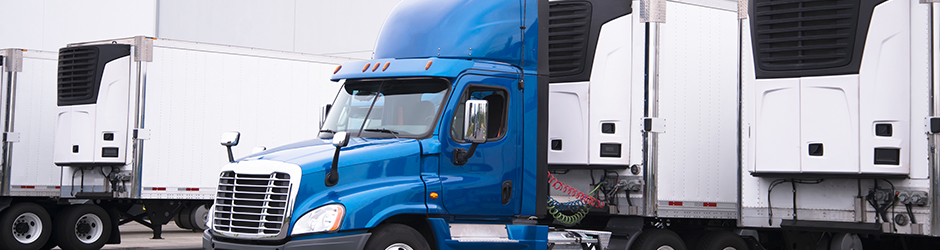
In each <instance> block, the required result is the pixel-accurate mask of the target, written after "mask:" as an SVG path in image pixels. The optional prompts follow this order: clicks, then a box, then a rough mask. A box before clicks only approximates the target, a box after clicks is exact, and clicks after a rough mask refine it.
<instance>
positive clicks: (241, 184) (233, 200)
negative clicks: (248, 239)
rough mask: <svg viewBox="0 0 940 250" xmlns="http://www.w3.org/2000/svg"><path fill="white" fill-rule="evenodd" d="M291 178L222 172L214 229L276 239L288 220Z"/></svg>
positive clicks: (279, 174) (286, 175)
mask: <svg viewBox="0 0 940 250" xmlns="http://www.w3.org/2000/svg"><path fill="white" fill-rule="evenodd" d="M290 189H291V184H290V174H287V173H282V172H274V173H271V174H267V175H265V174H239V173H235V172H234V171H225V172H222V174H221V176H220V177H219V193H218V195H217V196H216V199H215V214H214V219H213V221H212V227H213V229H214V230H216V231H218V232H227V233H238V234H254V235H258V236H275V235H278V234H279V233H280V232H281V229H282V228H283V225H284V223H285V220H286V219H287V218H286V217H287V204H288V200H289V199H290V198H289V197H290Z"/></svg>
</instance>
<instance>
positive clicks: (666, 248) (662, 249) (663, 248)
mask: <svg viewBox="0 0 940 250" xmlns="http://www.w3.org/2000/svg"><path fill="white" fill-rule="evenodd" d="M656 250H676V249H675V248H672V246H661V247H659V248H656Z"/></svg>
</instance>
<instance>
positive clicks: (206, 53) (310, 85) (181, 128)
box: [54, 37, 344, 199]
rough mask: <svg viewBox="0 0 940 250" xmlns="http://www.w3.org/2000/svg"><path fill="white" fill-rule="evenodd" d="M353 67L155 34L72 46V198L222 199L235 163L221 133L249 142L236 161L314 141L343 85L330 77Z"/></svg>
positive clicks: (61, 128) (66, 104)
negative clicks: (225, 169)
mask: <svg viewBox="0 0 940 250" xmlns="http://www.w3.org/2000/svg"><path fill="white" fill-rule="evenodd" d="M342 61H344V59H342V58H337V57H324V56H314V55H307V54H299V53H289V52H279V51H268V50H260V49H252V48H241V47H233V46H222V45H212V44H204V43H194V42H184V41H175V40H168V39H154V38H147V37H134V38H129V39H119V40H113V41H110V40H109V41H101V42H89V43H77V44H71V45H69V46H68V47H66V48H62V49H61V50H60V51H59V74H58V94H57V99H56V101H57V104H58V108H57V112H56V113H57V116H56V117H57V120H56V128H55V132H56V133H55V134H56V139H55V147H54V152H55V164H56V165H59V166H62V167H64V168H63V176H65V177H64V180H63V185H64V186H63V188H62V196H63V197H81V196H83V195H95V196H98V195H105V196H109V197H110V196H114V197H127V198H143V199H153V198H172V199H212V198H214V197H215V193H216V190H215V189H216V187H217V185H218V183H217V181H216V180H214V178H208V177H214V176H215V175H217V174H218V168H219V167H218V166H220V165H221V164H223V163H225V162H227V161H228V157H227V153H226V149H225V147H222V146H220V145H219V144H218V143H219V136H220V135H221V134H222V133H223V132H226V131H238V132H240V133H241V135H242V136H244V139H243V140H241V143H240V144H239V146H238V147H235V148H233V151H234V152H233V153H234V154H235V155H237V156H245V155H248V154H250V153H251V150H253V149H254V147H257V146H263V145H282V144H286V143H289V142H293V141H297V140H302V139H306V138H314V137H315V136H316V134H317V131H318V126H317V124H318V117H319V116H318V112H319V111H318V107H319V106H321V105H324V104H327V103H329V102H330V101H331V100H332V98H333V96H334V95H335V91H336V89H337V88H338V87H339V85H338V84H336V83H332V82H329V81H325V80H323V79H326V78H327V77H328V76H329V74H330V73H331V72H333V70H334V69H335V68H336V66H337V63H339V62H342ZM211 152H215V153H214V154H213V153H211ZM88 167H95V169H89V168H88ZM98 168H102V169H103V171H99V169H98Z"/></svg>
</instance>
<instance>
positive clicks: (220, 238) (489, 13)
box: [203, 1, 548, 249]
mask: <svg viewBox="0 0 940 250" xmlns="http://www.w3.org/2000/svg"><path fill="white" fill-rule="evenodd" d="M543 2H544V1H543ZM468 5H472V6H468ZM526 6H529V7H528V8H526ZM545 8H547V2H545V3H537V1H515V2H506V1H491V2H483V3H480V2H467V3H464V2H459V1H446V2H440V1H406V2H403V3H401V4H400V5H399V6H398V7H396V9H395V10H394V11H393V12H392V14H391V15H390V16H389V19H388V20H387V21H386V26H385V27H384V28H383V31H382V34H381V35H380V38H379V39H378V41H377V43H376V50H375V51H376V54H375V58H376V59H373V60H369V61H364V62H353V63H346V64H343V65H341V66H340V67H337V68H336V70H335V72H334V74H333V76H332V79H331V80H332V81H339V82H342V84H343V85H342V87H341V89H340V91H339V93H338V94H337V96H336V99H335V100H334V102H333V104H332V106H331V108H330V110H329V113H328V115H327V116H326V117H325V120H324V121H323V126H322V127H321V130H320V131H319V132H320V133H319V136H318V137H319V138H317V139H313V140H308V141H302V142H298V143H294V144H290V145H285V146H282V147H278V148H273V149H269V150H267V151H264V152H262V153H258V154H254V155H250V156H247V157H244V158H242V159H239V160H237V161H235V162H233V163H231V164H228V165H226V166H225V167H223V169H222V172H221V174H220V184H219V189H218V192H219V193H218V195H217V200H216V204H215V205H214V207H213V209H212V211H211V212H210V216H211V217H210V220H209V221H210V224H211V225H210V229H209V230H207V231H206V232H205V234H204V241H203V242H204V248H206V249H243V248H245V247H247V245H255V246H263V247H266V248H271V249H275V248H278V249H293V248H301V247H308V246H321V247H327V248H329V249H386V248H387V247H394V246H407V247H405V248H404V249H430V248H429V246H435V248H437V249H465V248H468V247H469V248H474V249H476V248H479V247H481V246H505V247H513V248H518V249H523V248H525V249H539V248H543V249H544V248H545V247H546V245H547V243H546V242H547V237H548V227H547V226H540V225H536V223H535V221H530V220H528V218H529V217H530V216H535V215H538V214H539V213H544V211H545V206H544V204H545V202H546V198H545V197H546V196H547V194H546V193H547V183H546V182H544V181H537V180H540V179H544V178H545V176H546V173H547V171H546V170H545V164H544V163H545V162H544V161H545V154H544V152H545V150H544V149H545V147H546V146H547V143H545V141H546V139H545V138H546V137H547V136H544V134H541V136H540V133H545V131H546V128H547V123H546V122H545V120H544V119H545V118H546V116H545V110H544V109H539V107H544V105H545V103H543V102H544V101H545V100H544V97H546V95H547V86H546V85H545V84H546V83H547V79H546V78H547V77H544V76H539V73H538V72H539V71H538V70H539V68H540V67H542V68H543V69H544V68H547V65H542V63H545V62H542V61H539V57H538V54H539V53H544V52H545V51H543V50H540V48H539V47H538V43H537V42H538V40H539V39H540V37H539V32H538V30H539V27H540V23H539V19H538V18H537V16H538V15H537V13H538V12H539V11H545V10H547V9H545ZM458 9H459V10H460V11H457V10H458ZM431 10H434V11H431ZM441 10H452V12H448V11H441ZM431 12H433V13H437V14H434V15H418V14H419V13H431ZM418 16H420V17H418ZM468 30H474V31H476V32H480V34H483V35H477V36H467V35H466V31H468ZM542 39H544V37H542ZM416 42H417V43H422V46H415V43H416ZM431 47H433V48H431ZM541 58H542V59H543V60H545V59H544V58H545V57H541ZM540 96H541V97H543V99H542V100H540V99H539V98H538V97H540ZM278 122H281V121H278ZM539 149H542V150H539ZM538 152H543V153H538ZM538 163H542V164H538ZM538 197H541V198H538ZM539 205H541V206H539ZM266 248H265V249H266Z"/></svg>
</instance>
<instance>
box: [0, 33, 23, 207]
mask: <svg viewBox="0 0 940 250" xmlns="http://www.w3.org/2000/svg"><path fill="white" fill-rule="evenodd" d="M5 55H6V56H5V59H6V62H5V63H4V64H3V65H5V66H4V67H3V72H0V73H3V74H6V75H7V77H6V81H7V82H6V83H5V85H6V89H3V91H4V92H5V96H4V97H3V98H4V100H5V102H6V103H5V104H6V110H5V111H4V114H5V115H4V117H3V155H2V157H3V158H2V161H3V162H2V164H3V165H2V169H3V176H2V180H0V184H2V185H0V194H2V195H10V174H9V173H10V168H11V167H10V166H11V164H10V162H11V161H12V160H13V159H12V158H13V147H12V145H10V144H11V143H13V141H15V140H13V139H12V138H8V136H11V135H13V134H14V132H13V125H14V124H15V123H13V119H14V117H15V116H14V115H13V112H14V111H16V109H15V107H14V105H15V104H16V102H15V101H14V100H15V99H16V78H17V72H23V50H22V49H7V50H6V51H5Z"/></svg>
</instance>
